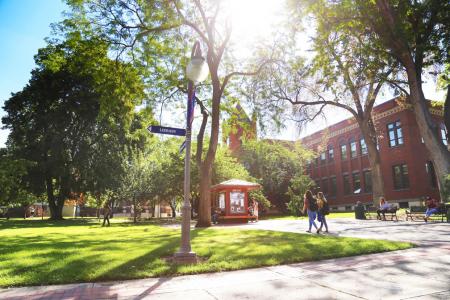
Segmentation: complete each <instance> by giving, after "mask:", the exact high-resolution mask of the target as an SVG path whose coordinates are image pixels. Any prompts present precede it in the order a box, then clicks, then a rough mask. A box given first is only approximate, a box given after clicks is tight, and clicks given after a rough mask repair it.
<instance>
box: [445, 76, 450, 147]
mask: <svg viewBox="0 0 450 300" xmlns="http://www.w3.org/2000/svg"><path fill="white" fill-rule="evenodd" d="M444 124H445V127H446V129H447V149H448V150H449V151H450V84H449V85H447V97H445V104H444Z"/></svg>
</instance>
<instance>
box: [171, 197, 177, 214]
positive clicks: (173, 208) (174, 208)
mask: <svg viewBox="0 0 450 300" xmlns="http://www.w3.org/2000/svg"><path fill="white" fill-rule="evenodd" d="M169 205H170V208H171V209H172V218H174V219H175V218H176V217H177V211H176V206H177V204H176V202H175V199H174V200H172V201H169Z"/></svg>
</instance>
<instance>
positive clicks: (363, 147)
mask: <svg viewBox="0 0 450 300" xmlns="http://www.w3.org/2000/svg"><path fill="white" fill-rule="evenodd" d="M359 145H360V147H361V155H367V145H366V141H365V140H364V139H363V138H362V139H361V140H360V141H359Z"/></svg>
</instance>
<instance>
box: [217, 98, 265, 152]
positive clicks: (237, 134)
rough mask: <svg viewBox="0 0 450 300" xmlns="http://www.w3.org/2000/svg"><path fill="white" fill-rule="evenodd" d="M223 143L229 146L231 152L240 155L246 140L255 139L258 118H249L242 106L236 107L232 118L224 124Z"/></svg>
mask: <svg viewBox="0 0 450 300" xmlns="http://www.w3.org/2000/svg"><path fill="white" fill-rule="evenodd" d="M222 132H223V133H225V134H223V135H222V137H223V142H224V143H225V144H226V145H227V146H228V148H229V149H230V150H231V152H232V153H233V154H235V155H238V153H237V152H239V150H240V149H241V146H242V142H243V141H244V140H249V139H255V138H256V137H257V132H256V116H255V115H253V116H252V119H250V118H249V116H248V115H247V113H246V112H245V110H244V109H243V108H242V106H241V105H240V104H238V105H236V108H235V111H234V112H233V113H232V114H231V117H230V118H229V119H228V120H227V121H226V122H224V125H223V126H222Z"/></svg>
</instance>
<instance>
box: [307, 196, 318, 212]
mask: <svg viewBox="0 0 450 300" xmlns="http://www.w3.org/2000/svg"><path fill="white" fill-rule="evenodd" d="M318 208H319V207H318V206H317V199H316V198H314V197H313V198H312V199H311V201H309V210H310V211H317V209H318Z"/></svg>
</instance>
